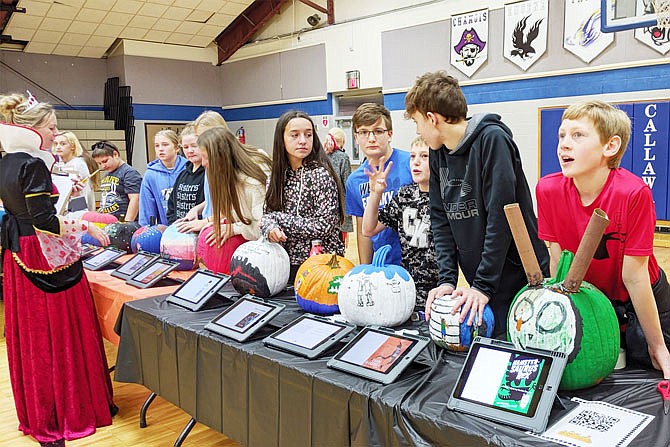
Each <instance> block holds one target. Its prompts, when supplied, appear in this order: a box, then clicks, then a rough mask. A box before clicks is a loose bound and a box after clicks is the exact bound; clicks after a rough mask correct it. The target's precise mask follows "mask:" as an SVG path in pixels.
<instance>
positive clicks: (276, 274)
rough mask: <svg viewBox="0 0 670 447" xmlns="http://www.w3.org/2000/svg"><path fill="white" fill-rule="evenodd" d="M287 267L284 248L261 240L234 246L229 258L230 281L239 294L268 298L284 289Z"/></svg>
mask: <svg viewBox="0 0 670 447" xmlns="http://www.w3.org/2000/svg"><path fill="white" fill-rule="evenodd" d="M290 268H291V263H290V260H289V257H288V253H286V250H284V247H282V246H281V245H279V244H277V243H274V242H269V241H268V240H267V239H265V238H261V239H259V240H257V241H249V242H245V243H244V244H242V245H240V246H239V247H237V249H236V250H235V253H233V257H232V258H231V259H230V279H231V282H232V284H233V287H235V290H237V291H238V292H240V293H250V294H252V295H256V296H259V297H262V298H268V297H270V296H272V295H276V294H277V293H279V292H281V291H282V290H284V288H285V287H286V284H287V283H288V277H289V274H290Z"/></svg>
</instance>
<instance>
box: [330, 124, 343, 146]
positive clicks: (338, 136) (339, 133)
mask: <svg viewBox="0 0 670 447" xmlns="http://www.w3.org/2000/svg"><path fill="white" fill-rule="evenodd" d="M328 133H329V134H331V135H332V136H333V138H335V143H337V147H338V148H340V149H344V141H345V134H344V131H343V130H342V129H340V128H339V127H333V128H332V129H330V130H329V131H328Z"/></svg>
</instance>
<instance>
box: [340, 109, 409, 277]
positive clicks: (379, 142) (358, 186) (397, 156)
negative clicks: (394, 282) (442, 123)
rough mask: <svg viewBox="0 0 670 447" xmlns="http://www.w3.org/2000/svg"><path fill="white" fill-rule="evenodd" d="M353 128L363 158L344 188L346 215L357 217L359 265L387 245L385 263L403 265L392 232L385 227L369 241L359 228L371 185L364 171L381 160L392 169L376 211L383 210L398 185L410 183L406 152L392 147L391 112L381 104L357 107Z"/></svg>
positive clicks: (395, 236)
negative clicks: (389, 248) (389, 249)
mask: <svg viewBox="0 0 670 447" xmlns="http://www.w3.org/2000/svg"><path fill="white" fill-rule="evenodd" d="M352 126H353V128H354V136H355V138H356V141H357V142H358V145H359V146H360V148H361V150H362V151H363V153H364V154H365V158H366V159H365V161H363V163H361V165H360V166H359V167H358V169H356V170H355V171H354V172H352V173H351V175H350V176H349V178H348V179H347V185H346V212H347V214H349V215H350V216H355V217H356V242H357V243H358V258H359V261H360V263H361V264H370V263H371V262H372V254H373V252H374V251H375V250H377V249H378V248H379V247H382V246H384V245H386V244H389V245H390V246H391V251H390V252H389V254H388V256H387V257H386V262H387V263H389V264H396V265H402V255H401V252H400V239H399V238H398V234H397V233H396V232H395V231H393V230H392V229H390V228H385V229H384V230H382V231H380V232H379V233H377V234H376V235H374V236H372V237H370V238H368V237H365V236H363V229H362V227H363V214H364V212H365V205H366V204H367V202H368V198H369V196H370V184H369V182H368V175H367V174H366V171H372V170H373V168H372V167H375V168H379V167H380V165H381V161H380V160H381V159H382V157H383V158H384V168H385V167H386V166H387V165H388V163H390V162H392V163H393V165H394V166H395V167H394V168H393V169H392V170H391V172H389V175H388V177H387V178H386V190H385V191H384V193H383V194H382V197H381V200H380V201H379V208H384V206H386V204H387V203H389V202H390V201H391V199H392V198H393V196H395V194H396V193H397V192H398V189H399V188H400V187H401V186H404V185H410V184H412V183H413V181H412V175H411V173H410V170H409V152H406V151H402V150H399V149H393V148H392V147H391V137H392V136H393V125H392V123H391V113H390V112H389V111H388V109H387V108H386V107H384V106H383V105H381V104H374V103H366V104H362V105H361V106H360V107H358V109H356V112H354V116H353V117H352Z"/></svg>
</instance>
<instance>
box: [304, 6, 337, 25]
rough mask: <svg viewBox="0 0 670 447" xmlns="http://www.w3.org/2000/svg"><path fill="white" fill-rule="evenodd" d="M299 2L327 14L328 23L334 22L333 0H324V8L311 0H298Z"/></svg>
mask: <svg viewBox="0 0 670 447" xmlns="http://www.w3.org/2000/svg"><path fill="white" fill-rule="evenodd" d="M299 1H300V2H301V3H304V4H306V5H307V6H309V7H310V8H314V9H316V10H317V11H319V12H322V13H324V14H326V15H327V16H328V25H332V24H333V23H335V8H334V6H333V2H334V1H335V0H327V1H326V7H325V8H324V7H323V6H321V5H319V4H316V3H314V2H313V1H311V0H299Z"/></svg>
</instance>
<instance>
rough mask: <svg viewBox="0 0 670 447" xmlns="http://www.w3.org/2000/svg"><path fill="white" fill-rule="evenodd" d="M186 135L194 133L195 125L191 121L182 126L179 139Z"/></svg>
mask: <svg viewBox="0 0 670 447" xmlns="http://www.w3.org/2000/svg"><path fill="white" fill-rule="evenodd" d="M188 135H195V126H194V125H193V122H190V123H188V124H187V125H185V126H184V128H183V129H182V130H181V132H180V133H179V139H180V140H181V139H183V138H184V137H185V136H188Z"/></svg>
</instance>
